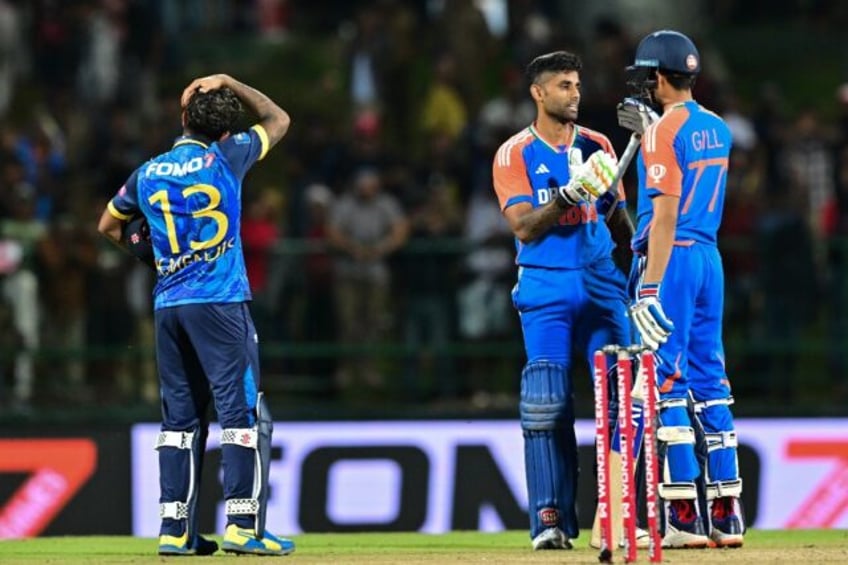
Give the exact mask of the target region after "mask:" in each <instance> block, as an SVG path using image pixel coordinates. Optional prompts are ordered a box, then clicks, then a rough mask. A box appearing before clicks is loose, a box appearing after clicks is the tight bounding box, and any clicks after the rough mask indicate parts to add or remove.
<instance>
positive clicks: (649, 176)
mask: <svg viewBox="0 0 848 565" xmlns="http://www.w3.org/2000/svg"><path fill="white" fill-rule="evenodd" d="M678 129H679V128H677V127H674V125H673V123H672V124H669V123H668V122H667V121H666V120H663V121H660V122H657V123H655V124H653V125H651V126H649V127H648V129H647V130H646V131H645V135H643V136H642V160H643V161H644V163H645V189H646V190H647V193H648V196H650V197H651V198H653V197H654V196H659V195H660V194H664V195H668V196H677V197H679V196H680V194H681V191H682V190H683V171H682V170H681V169H680V165H679V164H678V163H677V155H676V153H675V150H674V143H675V139H676V138H677V131H678Z"/></svg>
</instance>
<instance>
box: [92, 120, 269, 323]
mask: <svg viewBox="0 0 848 565" xmlns="http://www.w3.org/2000/svg"><path fill="white" fill-rule="evenodd" d="M268 148H269V144H268V137H267V134H266V133H265V130H264V129H263V128H262V126H260V125H256V126H253V128H251V129H250V130H249V131H246V132H240V133H236V134H234V135H231V136H229V137H227V138H226V139H224V140H222V141H218V142H213V143H210V142H208V140H205V139H202V138H199V137H193V136H184V137H181V138H179V139H178V140H177V141H176V143H174V146H173V147H172V148H171V150H170V151H168V152H166V153H163V154H161V155H159V156H157V157H154V158H153V159H151V160H149V161H148V162H146V163H144V164H143V165H142V166H141V167H139V168H138V169H137V170H136V171H135V172H133V173H132V175H131V176H130V178H129V179H128V180H127V182H126V183H125V184H124V186H123V187H121V189H120V190H119V191H118V194H117V195H116V196H115V197H114V198H113V199H112V200H111V201H110V202H109V205H108V209H109V212H110V213H111V214H112V215H113V216H114V217H116V218H118V219H121V220H128V219H130V218H131V217H133V216H134V215H136V214H138V213H139V212H141V213H143V214H144V216H145V217H146V218H147V222H148V224H149V225H150V239H151V243H152V246H153V251H154V256H155V261H156V270H157V274H158V281H157V283H156V287H155V288H154V291H153V294H154V308H155V309H156V310H159V309H162V308H167V307H171V306H179V305H183V304H198V303H233V302H244V301H247V300H250V299H251V294H250V287H249V285H248V281H247V272H246V269H245V265H244V256H243V253H242V243H241V236H240V227H241V190H242V187H241V184H242V179H243V178H244V176H245V174H246V173H247V171H248V170H249V169H250V167H251V166H253V164H254V163H255V162H256V161H258V160H259V159H261V158H262V157H264V155H265V153H266V152H267V151H268Z"/></svg>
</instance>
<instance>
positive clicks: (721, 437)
mask: <svg viewBox="0 0 848 565" xmlns="http://www.w3.org/2000/svg"><path fill="white" fill-rule="evenodd" d="M704 438H705V439H706V441H707V451H708V452H710V453H712V452H713V451H716V450H718V449H726V448H728V447H739V440H738V439H737V438H736V432H710V433H706V434H704Z"/></svg>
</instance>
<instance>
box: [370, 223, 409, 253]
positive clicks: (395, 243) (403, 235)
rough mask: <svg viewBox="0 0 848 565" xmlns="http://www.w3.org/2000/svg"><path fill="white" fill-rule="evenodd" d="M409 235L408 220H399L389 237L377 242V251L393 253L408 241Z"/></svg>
mask: <svg viewBox="0 0 848 565" xmlns="http://www.w3.org/2000/svg"><path fill="white" fill-rule="evenodd" d="M408 237H409V224H408V222H406V221H399V222H397V223H395V225H394V226H392V230H391V232H390V233H389V235H388V237H386V238H385V239H383V240H382V241H380V243H379V244H377V246H376V247H377V251H378V252H379V253H382V254H386V253H393V252H394V251H396V250H397V249H399V248H400V247H401V246H402V245H403V244H404V243H406V240H407V238H408Z"/></svg>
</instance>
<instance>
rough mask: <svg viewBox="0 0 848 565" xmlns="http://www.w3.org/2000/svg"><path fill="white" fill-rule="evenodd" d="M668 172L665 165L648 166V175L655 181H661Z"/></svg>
mask: <svg viewBox="0 0 848 565" xmlns="http://www.w3.org/2000/svg"><path fill="white" fill-rule="evenodd" d="M666 172H667V170H666V168H665V165H660V164H656V165H651V166H650V167H649V168H648V176H649V177H651V180H652V181H654V182H660V181H661V180H662V179H663V178H664V177H665V174H666Z"/></svg>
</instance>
